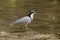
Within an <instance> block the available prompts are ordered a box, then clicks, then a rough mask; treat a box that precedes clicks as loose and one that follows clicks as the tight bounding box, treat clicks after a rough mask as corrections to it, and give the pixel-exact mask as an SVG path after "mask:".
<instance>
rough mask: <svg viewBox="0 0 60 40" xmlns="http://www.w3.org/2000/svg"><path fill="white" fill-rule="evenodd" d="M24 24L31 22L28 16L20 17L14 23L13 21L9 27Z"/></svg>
mask: <svg viewBox="0 0 60 40" xmlns="http://www.w3.org/2000/svg"><path fill="white" fill-rule="evenodd" d="M25 22H31V20H30V18H29V17H28V16H25V17H22V18H20V19H18V20H16V21H13V22H12V23H11V25H10V26H12V25H14V24H18V23H25Z"/></svg>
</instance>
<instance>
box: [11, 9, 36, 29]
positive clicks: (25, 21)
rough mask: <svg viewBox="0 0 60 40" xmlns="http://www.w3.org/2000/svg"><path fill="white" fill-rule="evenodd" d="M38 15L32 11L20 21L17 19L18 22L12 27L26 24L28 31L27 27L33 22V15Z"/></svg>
mask: <svg viewBox="0 0 60 40" xmlns="http://www.w3.org/2000/svg"><path fill="white" fill-rule="evenodd" d="M35 13H36V11H35V10H30V11H29V14H28V15H27V16H24V17H22V18H20V19H17V20H16V21H13V22H12V23H11V24H10V26H13V25H15V24H21V23H23V24H25V27H26V29H28V27H27V25H28V24H29V23H30V22H31V21H32V20H33V15H34V14H35Z"/></svg>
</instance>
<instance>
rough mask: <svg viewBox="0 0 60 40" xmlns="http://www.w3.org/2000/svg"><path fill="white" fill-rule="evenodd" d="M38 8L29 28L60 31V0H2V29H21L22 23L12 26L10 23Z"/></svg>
mask: <svg viewBox="0 0 60 40" xmlns="http://www.w3.org/2000/svg"><path fill="white" fill-rule="evenodd" d="M32 9H34V10H36V14H35V15H34V20H33V21H32V23H30V24H29V25H28V27H29V28H31V29H33V30H36V31H39V32H45V31H49V32H50V31H51V29H50V27H51V25H52V26H53V30H54V32H55V33H56V32H60V0H0V31H1V30H5V31H12V30H19V28H20V27H21V26H22V25H14V26H12V27H10V26H9V25H10V23H11V22H12V21H14V20H16V19H18V18H21V17H23V16H24V15H26V14H28V11H29V10H32Z"/></svg>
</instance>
